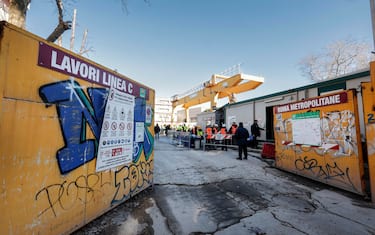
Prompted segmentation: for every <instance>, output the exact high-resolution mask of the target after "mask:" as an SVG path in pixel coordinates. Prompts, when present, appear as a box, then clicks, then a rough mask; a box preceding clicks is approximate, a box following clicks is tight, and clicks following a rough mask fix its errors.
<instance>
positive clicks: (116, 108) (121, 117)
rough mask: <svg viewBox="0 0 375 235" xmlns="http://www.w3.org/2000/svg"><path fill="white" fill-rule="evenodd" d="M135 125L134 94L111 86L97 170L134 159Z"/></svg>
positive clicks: (127, 162) (100, 141)
mask: <svg viewBox="0 0 375 235" xmlns="http://www.w3.org/2000/svg"><path fill="white" fill-rule="evenodd" d="M133 126H134V96H132V95H129V94H127V93H124V92H121V91H118V90H116V89H113V88H111V90H110V91H109V95H108V99H107V104H106V109H105V113H104V120H103V125H102V131H101V135H100V140H99V148H98V157H97V161H96V171H103V170H107V169H110V168H113V167H116V166H119V165H124V164H129V163H130V162H131V161H132V156H133V136H134V134H133V128H134V127H133ZM125 127H126V129H127V131H126V132H125Z"/></svg>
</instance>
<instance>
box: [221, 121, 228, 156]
mask: <svg viewBox="0 0 375 235" xmlns="http://www.w3.org/2000/svg"><path fill="white" fill-rule="evenodd" d="M220 134H221V136H222V141H221V144H222V146H221V150H225V151H228V147H227V146H226V145H227V144H228V143H227V139H226V137H227V129H226V128H225V124H223V125H222V126H221V128H220Z"/></svg>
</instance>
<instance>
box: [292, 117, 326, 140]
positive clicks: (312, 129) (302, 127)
mask: <svg viewBox="0 0 375 235" xmlns="http://www.w3.org/2000/svg"><path fill="white" fill-rule="evenodd" d="M307 129H308V130H309V131H306V130H307ZM292 131H293V142H294V143H295V144H306V145H313V146H321V145H322V135H321V131H320V112H319V111H317V112H306V113H298V114H293V115H292Z"/></svg>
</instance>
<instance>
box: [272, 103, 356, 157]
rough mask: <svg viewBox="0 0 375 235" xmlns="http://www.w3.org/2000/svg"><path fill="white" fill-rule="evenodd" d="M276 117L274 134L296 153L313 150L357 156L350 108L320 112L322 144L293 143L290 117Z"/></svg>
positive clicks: (352, 115) (353, 119) (321, 152)
mask: <svg viewBox="0 0 375 235" xmlns="http://www.w3.org/2000/svg"><path fill="white" fill-rule="evenodd" d="M281 117H282V116H281V115H280V118H279V119H277V123H276V125H275V130H276V132H275V135H277V137H278V139H279V140H281V142H282V144H283V146H284V149H293V150H294V151H295V152H297V153H302V152H306V151H314V152H315V153H316V154H318V155H321V156H323V155H325V154H327V153H330V154H333V155H334V156H335V157H340V156H352V155H354V156H358V143H357V135H356V128H355V116H354V113H353V112H351V111H350V110H343V111H332V112H322V117H321V125H320V127H321V134H322V135H321V136H322V143H323V144H322V146H306V145H296V144H294V143H293V133H292V125H293V121H292V119H291V118H286V119H282V118H281Z"/></svg>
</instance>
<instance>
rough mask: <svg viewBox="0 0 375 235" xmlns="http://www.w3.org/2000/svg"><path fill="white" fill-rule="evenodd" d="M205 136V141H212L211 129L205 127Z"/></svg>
mask: <svg viewBox="0 0 375 235" xmlns="http://www.w3.org/2000/svg"><path fill="white" fill-rule="evenodd" d="M206 134H207V139H212V137H213V135H212V127H207V128H206Z"/></svg>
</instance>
